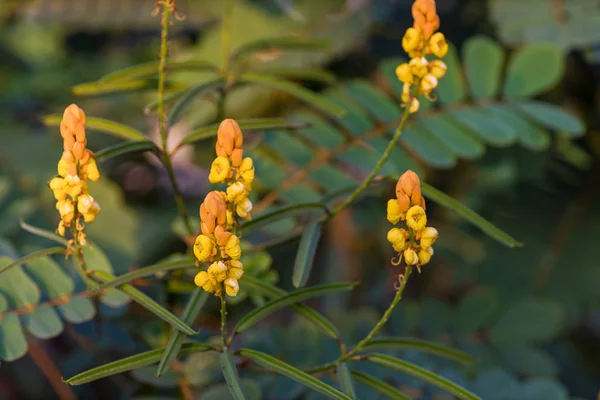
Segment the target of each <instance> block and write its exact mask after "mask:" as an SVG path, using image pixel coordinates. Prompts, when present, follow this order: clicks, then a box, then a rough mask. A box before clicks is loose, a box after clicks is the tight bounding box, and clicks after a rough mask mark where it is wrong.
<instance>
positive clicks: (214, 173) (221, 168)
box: [208, 157, 231, 183]
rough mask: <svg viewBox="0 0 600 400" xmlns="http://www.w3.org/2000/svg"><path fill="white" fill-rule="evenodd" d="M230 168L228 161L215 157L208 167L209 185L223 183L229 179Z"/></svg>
mask: <svg viewBox="0 0 600 400" xmlns="http://www.w3.org/2000/svg"><path fill="white" fill-rule="evenodd" d="M230 172H231V166H230V165H229V160H227V158H225V157H217V158H215V160H214V161H213V162H212V164H211V166H210V174H209V175H208V180H209V181H210V183H220V182H225V181H226V180H227V179H228V178H229V173H230Z"/></svg>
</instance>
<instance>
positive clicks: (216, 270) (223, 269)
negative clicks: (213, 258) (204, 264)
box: [208, 261, 227, 282]
mask: <svg viewBox="0 0 600 400" xmlns="http://www.w3.org/2000/svg"><path fill="white" fill-rule="evenodd" d="M208 274H209V275H212V276H213V277H214V278H215V279H216V280H217V282H223V281H224V280H225V279H227V266H226V265H225V264H224V263H223V261H217V262H214V263H212V264H211V265H210V267H208Z"/></svg>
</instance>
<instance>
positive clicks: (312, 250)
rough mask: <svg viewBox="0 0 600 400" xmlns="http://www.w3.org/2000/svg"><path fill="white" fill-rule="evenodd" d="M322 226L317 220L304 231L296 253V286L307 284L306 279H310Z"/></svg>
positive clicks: (294, 281)
mask: <svg viewBox="0 0 600 400" xmlns="http://www.w3.org/2000/svg"><path fill="white" fill-rule="evenodd" d="M322 228H323V223H322V222H320V221H316V222H311V223H309V224H308V225H306V227H305V228H304V231H303V232H302V236H301V237H300V245H299V246H298V252H297V253H296V260H295V261H294V274H293V277H292V282H293V284H294V287H296V288H299V287H303V286H304V285H306V281H308V277H309V276H310V271H311V269H312V265H313V262H314V259H315V254H316V252H317V246H318V244H319V239H320V238H321V229H322Z"/></svg>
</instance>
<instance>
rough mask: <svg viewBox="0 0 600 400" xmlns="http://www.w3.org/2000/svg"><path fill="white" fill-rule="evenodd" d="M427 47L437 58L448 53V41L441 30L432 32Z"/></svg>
mask: <svg viewBox="0 0 600 400" xmlns="http://www.w3.org/2000/svg"><path fill="white" fill-rule="evenodd" d="M429 49H430V50H431V52H432V53H433V54H434V55H435V56H436V57H439V58H443V57H444V56H445V55H446V53H448V43H447V42H446V37H445V36H444V34H443V33H442V32H436V33H434V34H433V35H432V36H431V38H430V39H429Z"/></svg>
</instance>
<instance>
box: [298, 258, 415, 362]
mask: <svg viewBox="0 0 600 400" xmlns="http://www.w3.org/2000/svg"><path fill="white" fill-rule="evenodd" d="M411 273H412V266H411V265H407V266H406V271H405V272H404V276H403V277H402V281H401V282H400V287H399V288H398V290H397V291H396V295H395V296H394V299H393V300H392V303H391V304H390V306H389V307H388V309H387V310H385V312H384V313H383V315H382V316H381V319H380V320H379V321H378V322H377V324H376V325H375V326H374V327H373V329H371V332H369V334H368V335H367V336H365V338H364V339H363V340H361V341H360V342H358V344H357V345H356V346H354V348H353V349H352V350H350V351H349V352H348V353H347V354H346V355H343V356H341V357H340V358H338V359H337V360H335V361H332V362H329V363H327V364H323V365H320V366H317V367H314V368H311V369H308V370H306V371H305V372H307V373H309V374H314V373H317V372H323V371H327V370H329V369H331V368H335V367H336V366H337V365H339V364H340V363H343V362H344V361H348V360H350V359H352V358H353V357H354V356H355V354H356V353H358V352H359V351H361V350H362V349H363V347H365V345H366V344H367V343H369V341H370V340H371V339H373V336H375V335H376V334H377V333H378V332H379V331H380V330H381V328H382V327H383V325H385V323H386V322H387V321H388V319H389V318H390V316H391V315H392V312H393V311H394V309H395V308H396V306H397V305H398V303H399V302H400V300H401V299H402V293H404V288H405V287H406V283H407V282H408V278H409V277H410V274H411Z"/></svg>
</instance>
